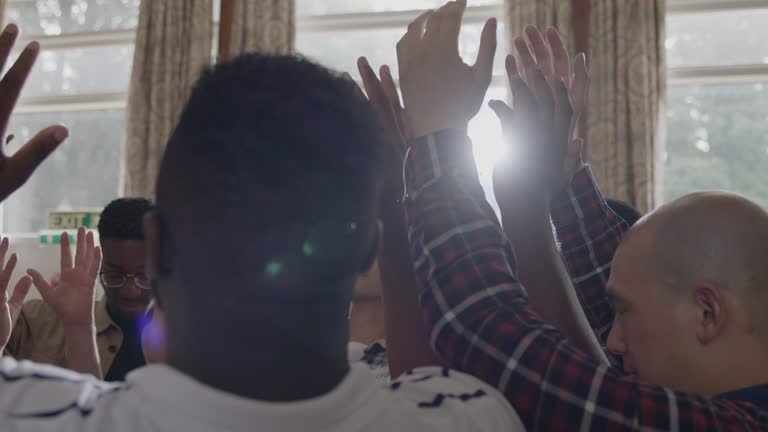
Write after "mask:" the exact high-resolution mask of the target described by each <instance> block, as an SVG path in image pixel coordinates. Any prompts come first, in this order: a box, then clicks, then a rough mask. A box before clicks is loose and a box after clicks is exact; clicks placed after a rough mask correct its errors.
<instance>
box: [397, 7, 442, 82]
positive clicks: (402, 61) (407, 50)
mask: <svg viewBox="0 0 768 432" xmlns="http://www.w3.org/2000/svg"><path fill="white" fill-rule="evenodd" d="M434 13H435V11H434V10H428V11H426V12H424V13H422V14H421V15H419V16H418V17H417V18H416V19H415V20H413V22H411V23H410V24H408V30H407V31H406V32H405V35H403V37H402V38H401V39H400V41H398V42H397V45H396V50H397V63H398V65H399V67H400V75H401V76H402V75H403V67H404V66H407V64H408V62H409V60H410V55H411V52H412V50H413V49H414V45H415V44H416V43H417V42H419V41H420V40H421V38H422V37H423V36H424V25H425V24H426V22H427V20H428V19H429V17H431V16H432V14H434Z"/></svg>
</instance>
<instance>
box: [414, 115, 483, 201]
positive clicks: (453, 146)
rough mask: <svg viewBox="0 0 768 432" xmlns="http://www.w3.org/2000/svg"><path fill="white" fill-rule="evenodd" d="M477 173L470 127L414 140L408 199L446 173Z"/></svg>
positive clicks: (440, 132)
mask: <svg viewBox="0 0 768 432" xmlns="http://www.w3.org/2000/svg"><path fill="white" fill-rule="evenodd" d="M460 173H469V174H471V173H475V174H476V168H475V159H474V155H473V153H472V143H471V141H470V139H469V137H468V136H467V132H466V130H461V129H446V130H442V131H439V132H435V133H433V134H429V135H426V136H423V137H420V138H417V139H415V140H413V141H412V142H411V146H410V149H409V151H408V156H407V158H406V162H405V184H406V191H405V197H406V199H415V198H416V197H417V196H418V195H419V194H420V193H421V192H422V191H423V190H424V189H426V188H427V187H429V186H431V185H432V184H434V183H436V182H437V181H438V180H440V178H441V177H443V175H446V174H447V175H457V174H460Z"/></svg>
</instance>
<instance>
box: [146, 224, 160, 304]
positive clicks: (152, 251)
mask: <svg viewBox="0 0 768 432" xmlns="http://www.w3.org/2000/svg"><path fill="white" fill-rule="evenodd" d="M159 230H160V216H159V215H158V214H157V212H156V211H150V212H148V213H147V214H145V215H144V247H145V249H146V263H145V266H146V269H147V273H148V274H149V277H150V279H151V281H152V295H153V296H154V298H155V303H156V307H158V308H161V307H162V302H161V300H160V293H159V292H158V290H157V277H158V274H159V270H160V263H159V259H160V240H159V239H160V235H159Z"/></svg>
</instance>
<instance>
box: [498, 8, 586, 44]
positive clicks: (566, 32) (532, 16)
mask: <svg viewBox="0 0 768 432" xmlns="http://www.w3.org/2000/svg"><path fill="white" fill-rule="evenodd" d="M504 8H505V12H506V18H507V35H508V46H510V47H514V46H515V45H514V40H515V37H517V36H520V35H522V33H523V29H524V28H525V26H526V25H528V24H533V25H535V26H536V27H538V28H539V29H540V30H544V29H546V28H547V27H549V26H553V27H555V28H556V29H557V30H558V31H559V32H560V33H561V34H562V35H563V36H564V37H566V38H567V40H566V43H568V42H569V41H570V40H571V39H573V31H572V29H573V26H572V20H571V0H506V2H505V5H504ZM567 46H568V49H569V50H571V51H573V49H574V47H573V44H572V43H568V44H567ZM512 52H514V49H513V51H512ZM571 54H573V52H571ZM515 56H517V53H515Z"/></svg>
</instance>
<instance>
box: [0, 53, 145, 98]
mask: <svg viewBox="0 0 768 432" xmlns="http://www.w3.org/2000/svg"><path fill="white" fill-rule="evenodd" d="M14 60H15V59H14ZM132 64H133V45H117V46H96V47H88V48H73V49H55V50H44V51H42V52H41V53H40V56H39V57H38V59H37V63H35V66H34V68H33V69H32V74H31V75H30V77H29V78H28V79H27V83H26V84H25V86H24V90H23V92H22V94H21V97H22V98H29V97H41V96H62V95H74V94H97V93H124V92H126V91H127V89H128V83H129V81H130V77H131V66H132ZM10 65H11V62H9V63H8V64H7V65H6V70H7V69H8V68H9V67H10Z"/></svg>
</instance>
